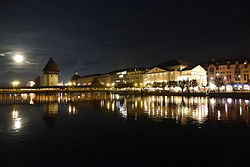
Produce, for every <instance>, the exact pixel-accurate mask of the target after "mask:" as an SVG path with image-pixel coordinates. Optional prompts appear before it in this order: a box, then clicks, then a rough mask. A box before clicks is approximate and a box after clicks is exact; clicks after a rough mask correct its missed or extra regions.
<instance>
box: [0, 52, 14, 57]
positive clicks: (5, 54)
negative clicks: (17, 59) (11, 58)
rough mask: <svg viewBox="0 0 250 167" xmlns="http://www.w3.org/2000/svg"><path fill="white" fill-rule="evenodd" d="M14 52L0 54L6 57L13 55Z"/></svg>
mask: <svg viewBox="0 0 250 167" xmlns="http://www.w3.org/2000/svg"><path fill="white" fill-rule="evenodd" d="M12 54H13V52H3V53H0V56H2V57H4V56H7V55H12Z"/></svg>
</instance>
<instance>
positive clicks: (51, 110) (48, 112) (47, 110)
mask: <svg viewBox="0 0 250 167" xmlns="http://www.w3.org/2000/svg"><path fill="white" fill-rule="evenodd" d="M58 117H59V112H58V103H55V102H54V103H46V104H45V105H44V113H43V120H44V122H45V123H46V125H47V126H48V127H49V128H50V129H52V128H53V127H54V126H55V125H56V122H57V120H58Z"/></svg>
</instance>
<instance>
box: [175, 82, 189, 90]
mask: <svg viewBox="0 0 250 167" xmlns="http://www.w3.org/2000/svg"><path fill="white" fill-rule="evenodd" d="M178 86H179V87H180V88H181V92H182V93H183V90H184V88H187V91H188V92H189V89H188V88H189V81H187V80H182V81H179V82H178Z"/></svg>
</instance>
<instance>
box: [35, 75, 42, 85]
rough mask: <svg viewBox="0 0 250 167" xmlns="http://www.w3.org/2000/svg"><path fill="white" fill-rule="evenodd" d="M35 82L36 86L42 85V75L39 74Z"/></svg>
mask: <svg viewBox="0 0 250 167" xmlns="http://www.w3.org/2000/svg"><path fill="white" fill-rule="evenodd" d="M35 84H36V87H39V86H41V77H40V76H39V75H38V76H37V77H36V78H35Z"/></svg>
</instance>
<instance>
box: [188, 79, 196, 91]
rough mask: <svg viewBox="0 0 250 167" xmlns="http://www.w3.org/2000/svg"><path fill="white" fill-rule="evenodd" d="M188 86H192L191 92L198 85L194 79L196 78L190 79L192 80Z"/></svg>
mask: <svg viewBox="0 0 250 167" xmlns="http://www.w3.org/2000/svg"><path fill="white" fill-rule="evenodd" d="M190 86H191V87H192V88H193V92H194V88H195V87H196V86H198V82H197V80H196V79H192V80H191V81H190Z"/></svg>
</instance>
